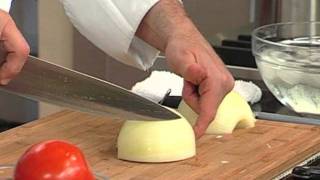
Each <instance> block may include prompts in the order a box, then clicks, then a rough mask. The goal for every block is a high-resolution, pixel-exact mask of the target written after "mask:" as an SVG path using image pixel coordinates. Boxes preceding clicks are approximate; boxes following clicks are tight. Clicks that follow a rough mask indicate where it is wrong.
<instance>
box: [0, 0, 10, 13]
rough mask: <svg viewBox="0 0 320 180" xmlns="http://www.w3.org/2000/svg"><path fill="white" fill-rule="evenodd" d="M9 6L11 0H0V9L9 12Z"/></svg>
mask: <svg viewBox="0 0 320 180" xmlns="http://www.w3.org/2000/svg"><path fill="white" fill-rule="evenodd" d="M10 7H11V0H0V9H2V10H5V11H7V12H9V10H10Z"/></svg>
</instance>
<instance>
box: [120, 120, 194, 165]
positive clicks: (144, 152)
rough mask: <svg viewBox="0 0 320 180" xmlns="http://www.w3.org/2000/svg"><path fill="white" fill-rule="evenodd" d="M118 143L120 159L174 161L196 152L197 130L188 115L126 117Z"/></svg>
mask: <svg viewBox="0 0 320 180" xmlns="http://www.w3.org/2000/svg"><path fill="white" fill-rule="evenodd" d="M117 146H118V158H119V159H123V160H128V161H136V162H171V161H178V160H183V159H186V158H190V157H192V156H194V155H195V154H196V145H195V136H194V132H193V129H192V127H191V125H190V123H189V122H188V121H187V120H186V119H185V118H180V119H176V120H168V121H132V120H130V121H126V122H125V123H124V124H123V126H122V128H121V130H120V134H119V136H118V142H117Z"/></svg>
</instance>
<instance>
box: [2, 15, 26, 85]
mask: <svg viewBox="0 0 320 180" xmlns="http://www.w3.org/2000/svg"><path fill="white" fill-rule="evenodd" d="M29 52H30V49H29V46H28V44H27V42H26V41H25V39H24V38H23V36H22V34H21V33H20V31H19V30H18V28H17V27H16V25H15V23H14V21H13V20H12V18H11V17H10V15H9V14H8V13H6V12H5V11H2V10H0V54H1V56H0V58H1V59H0V63H1V64H0V85H6V84H8V83H9V81H10V80H11V79H12V78H14V77H15V76H16V75H17V74H18V73H19V72H20V71H21V69H22V67H23V65H24V63H25V61H26V59H27V56H28V54H29Z"/></svg>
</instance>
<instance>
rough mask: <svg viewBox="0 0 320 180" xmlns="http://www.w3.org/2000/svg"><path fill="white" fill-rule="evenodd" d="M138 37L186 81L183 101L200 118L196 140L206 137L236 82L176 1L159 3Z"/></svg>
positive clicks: (147, 18) (142, 26)
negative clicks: (163, 57)
mask: <svg viewBox="0 0 320 180" xmlns="http://www.w3.org/2000/svg"><path fill="white" fill-rule="evenodd" d="M136 35H137V36H139V37H140V38H142V39H144V40H145V41H147V42H148V43H149V44H151V45H153V46H154V47H156V48H158V49H159V50H161V51H164V52H165V54H166V58H167V61H168V65H169V67H170V68H171V69H172V70H173V71H174V72H175V73H177V74H179V75H181V76H182V77H183V78H184V80H185V83H184V87H183V98H184V100H185V101H186V103H187V104H188V105H189V106H190V107H191V108H192V109H193V110H194V111H195V112H197V113H198V114H199V117H198V119H197V123H196V124H195V126H194V130H195V133H196V136H197V137H198V138H199V137H200V136H202V135H203V134H204V132H205V131H206V129H207V127H208V126H209V124H210V122H211V121H212V120H213V119H214V117H215V114H216V110H217V109H218V106H219V104H220V103H221V101H222V99H223V98H224V96H225V95H226V94H227V93H228V92H229V91H231V90H232V88H233V85H234V80H233V77H232V76H231V74H230V73H229V72H228V71H227V69H226V67H225V66H224V64H223V63H222V61H221V59H220V58H219V57H218V56H217V54H216V53H215V52H214V50H213V49H212V48H211V46H210V45H209V43H208V42H207V41H206V40H205V39H204V37H203V36H202V35H201V34H200V32H199V31H198V30H197V28H196V27H195V26H194V25H193V23H192V22H191V20H190V19H189V18H188V17H187V16H186V14H185V12H184V10H183V8H182V6H181V4H180V3H179V2H178V1H175V0H160V1H159V2H158V3H157V4H156V5H155V6H154V7H153V8H152V9H151V10H150V11H149V13H148V14H147V15H146V16H145V18H144V19H143V21H142V23H141V25H140V27H139V29H138V31H137V33H136Z"/></svg>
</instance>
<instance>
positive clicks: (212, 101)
mask: <svg viewBox="0 0 320 180" xmlns="http://www.w3.org/2000/svg"><path fill="white" fill-rule="evenodd" d="M206 81H208V80H206ZM201 86H205V87H202V88H205V89H207V91H204V92H203V93H201V98H200V101H199V106H200V112H199V116H198V119H197V121H196V124H195V126H194V131H195V135H196V137H197V138H200V137H201V136H202V135H203V134H204V133H205V131H206V130H207V128H208V126H209V125H210V123H211V122H212V121H213V120H214V117H215V115H216V110H217V109H218V106H219V104H220V102H221V100H220V98H219V96H218V95H217V92H216V91H215V90H214V89H213V88H214V87H212V86H209V85H207V84H202V85H201Z"/></svg>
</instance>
